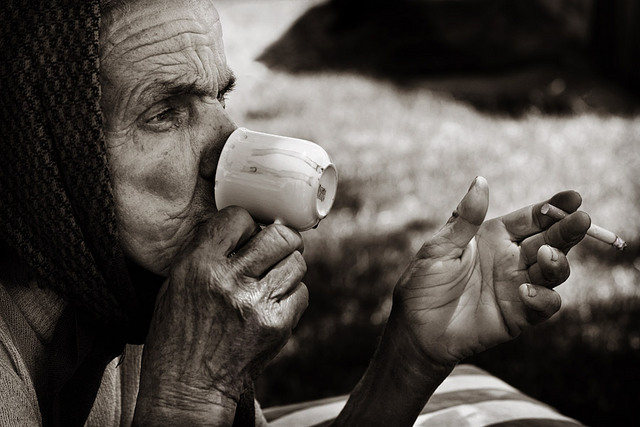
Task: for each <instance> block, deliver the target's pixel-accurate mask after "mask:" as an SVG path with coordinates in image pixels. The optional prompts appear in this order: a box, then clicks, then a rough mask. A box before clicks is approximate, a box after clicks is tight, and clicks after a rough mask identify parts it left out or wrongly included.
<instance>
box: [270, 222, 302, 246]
mask: <svg viewBox="0 0 640 427" xmlns="http://www.w3.org/2000/svg"><path fill="white" fill-rule="evenodd" d="M267 230H268V232H269V233H270V235H271V236H272V237H273V238H274V239H275V240H276V241H280V242H282V243H284V245H286V246H289V247H293V248H296V247H298V246H300V245H301V243H302V237H301V236H300V234H298V232H296V231H294V230H293V229H291V228H289V227H287V226H285V225H282V224H271V225H270V226H268V227H267Z"/></svg>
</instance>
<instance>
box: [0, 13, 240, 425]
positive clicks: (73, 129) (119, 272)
mask: <svg viewBox="0 0 640 427" xmlns="http://www.w3.org/2000/svg"><path fill="white" fill-rule="evenodd" d="M99 30H100V0H2V1H1V2H0V144H1V145H0V147H1V150H2V151H1V153H0V243H1V244H2V245H4V246H7V247H8V248H9V249H10V250H11V251H13V252H14V253H15V254H17V256H18V257H19V258H20V259H21V260H22V261H23V262H24V263H26V264H27V265H28V267H29V269H30V270H31V271H32V272H34V273H35V274H36V276H37V280H38V283H39V284H40V286H44V287H48V288H50V289H53V290H55V291H56V292H57V293H58V294H59V295H61V296H62V297H63V298H64V299H66V300H67V301H68V302H69V303H70V304H69V305H68V308H67V309H66V310H65V312H64V313H63V315H62V317H61V319H60V320H59V322H58V326H57V328H56V332H55V335H54V342H53V344H52V345H53V348H54V352H53V357H52V360H51V361H50V368H49V372H50V373H51V378H49V382H50V383H51V384H50V389H51V390H50V393H49V400H50V401H51V407H50V408H41V410H42V412H43V416H44V420H45V422H47V423H51V424H53V425H82V424H83V423H84V420H85V419H86V416H87V415H88V412H89V410H90V408H91V405H92V404H93V400H94V399H95V394H96V392H97V388H98V386H99V383H100V379H101V377H102V373H103V371H104V368H105V366H106V364H107V363H108V362H109V361H110V360H111V359H113V357H115V356H116V355H118V354H119V353H121V352H122V351H123V348H124V344H125V343H126V342H136V343H139V342H142V341H143V340H144V336H145V334H146V327H147V322H148V320H149V318H150V308H149V304H148V300H149V298H145V295H143V294H141V291H140V289H142V287H140V286H134V285H135V283H136V282H137V278H136V276H135V275H134V276H132V270H131V269H128V268H127V263H126V261H125V258H124V256H123V254H122V251H121V248H120V246H119V244H118V235H117V227H116V216H115V209H114V202H113V196H112V192H111V184H110V181H109V171H108V164H107V157H106V151H105V150H106V149H105V144H104V132H103V128H102V123H103V122H102V111H101V109H100V95H101V88H100V79H99V49H98V47H99V46H98V42H99ZM132 277H134V279H133V280H132ZM137 288H138V289H137ZM146 297H148V295H147V296H146ZM152 300H153V298H151V301H152ZM151 306H152V304H151ZM238 411H239V413H238V415H239V416H238V417H236V421H238V420H240V419H244V420H245V421H247V423H252V422H253V421H252V419H253V398H252V395H251V394H249V395H248V396H244V398H243V400H241V404H240V405H239V408H238ZM240 415H242V416H240ZM248 420H250V421H248Z"/></svg>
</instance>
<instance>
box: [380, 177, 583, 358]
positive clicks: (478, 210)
mask: <svg viewBox="0 0 640 427" xmlns="http://www.w3.org/2000/svg"><path fill="white" fill-rule="evenodd" d="M549 202H550V203H552V204H554V205H556V206H558V207H560V208H562V209H564V210H565V211H567V212H575V211H576V209H577V208H578V207H579V206H580V203H581V198H580V196H579V195H578V194H577V193H575V192H572V191H568V192H563V193H559V194H556V195H555V196H553V197H552V198H551V199H550V200H549ZM543 203H544V202H543ZM543 203H539V204H536V205H532V206H529V207H526V208H523V209H520V210H518V211H515V212H513V213H511V214H508V215H505V216H503V217H499V218H495V219H492V220H489V221H486V222H483V221H484V217H485V215H486V211H487V208H488V204H489V190H488V185H487V182H486V181H485V180H484V178H482V177H478V178H476V180H475V181H474V183H473V184H472V186H471V188H470V189H469V192H468V193H467V195H466V196H465V197H464V199H463V200H462V202H460V205H459V206H458V208H457V209H456V211H455V212H454V214H453V216H452V217H451V219H450V220H449V221H448V222H447V224H446V225H445V226H444V227H443V228H442V229H441V230H440V231H439V232H438V233H436V235H435V236H434V237H433V238H432V239H431V240H429V241H428V242H427V243H425V245H424V246H423V247H422V248H421V249H420V251H419V252H418V254H417V255H416V257H415V258H414V259H413V260H412V262H411V264H410V266H409V267H408V269H407V270H406V271H405V273H404V274H403V276H402V277H401V278H400V281H399V282H398V284H397V286H396V289H395V291H394V307H393V310H392V315H391V319H390V321H392V322H397V323H398V324H400V325H401V328H400V329H402V330H404V333H406V334H407V335H408V339H409V340H410V341H412V342H413V345H414V346H415V347H416V350H417V351H418V353H419V354H422V355H423V356H424V357H425V358H426V359H427V360H430V361H431V362H435V363H437V364H442V365H449V366H451V365H453V364H455V363H457V362H459V361H461V360H462V359H464V358H465V357H468V356H471V355H473V354H477V353H479V352H482V351H484V350H486V349H488V348H490V347H493V346H495V345H497V344H500V343H502V342H505V341H509V340H511V339H512V338H514V337H516V336H517V335H519V334H520V333H521V332H522V331H523V330H524V329H526V328H528V327H530V326H532V325H535V324H537V323H539V322H541V321H544V320H546V319H548V318H549V317H551V316H552V315H553V314H554V313H555V312H557V311H558V310H559V309H560V304H561V300H560V296H559V295H558V294H557V293H556V292H555V291H554V290H553V289H552V288H553V287H554V286H557V285H559V284H560V283H562V282H564V281H565V280H566V279H567V278H568V276H569V264H568V261H567V258H566V253H567V252H568V251H569V249H570V248H571V247H573V246H574V245H575V244H577V243H578V242H579V241H580V240H581V239H582V238H583V237H584V235H585V233H586V230H587V229H588V228H589V225H590V219H589V217H588V215H587V214H585V213H584V212H576V213H573V214H571V215H569V216H568V217H567V218H565V219H563V220H561V221H558V222H555V220H553V219H551V218H549V217H546V216H544V215H542V214H540V206H542V204H543Z"/></svg>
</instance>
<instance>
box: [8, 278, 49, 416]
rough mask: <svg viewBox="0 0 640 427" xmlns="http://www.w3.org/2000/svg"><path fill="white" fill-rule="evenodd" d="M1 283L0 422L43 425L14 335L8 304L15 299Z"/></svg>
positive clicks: (29, 378)
mask: <svg viewBox="0 0 640 427" xmlns="http://www.w3.org/2000/svg"><path fill="white" fill-rule="evenodd" d="M8 298H9V297H8V295H7V293H6V292H5V290H4V287H3V286H2V285H0V390H2V393H0V425H2V426H5V425H6V426H13V425H16V426H18V425H20V426H24V425H39V424H41V419H40V410H39V406H38V399H37V396H36V393H35V390H34V387H33V383H32V380H31V376H30V374H29V371H28V369H27V366H26V364H25V362H24V360H23V358H22V356H21V355H20V352H19V351H18V348H17V346H16V345H15V343H14V340H13V338H12V335H11V330H10V329H9V327H8V325H7V322H6V319H5V318H4V317H5V314H6V312H7V311H6V310H5V307H6V305H7V304H9V303H10V302H11V301H10V300H9V299H8Z"/></svg>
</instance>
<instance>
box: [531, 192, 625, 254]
mask: <svg viewBox="0 0 640 427" xmlns="http://www.w3.org/2000/svg"><path fill="white" fill-rule="evenodd" d="M540 212H541V213H542V214H543V215H547V216H549V217H551V218H553V219H562V218H564V217H566V216H567V215H569V214H568V213H566V212H565V211H563V210H562V209H560V208H558V207H556V206H553V205H552V204H550V203H545V204H544V205H542V207H541V208H540ZM587 235H589V236H591V237H593V238H595V239H598V240H600V241H601V242H604V243H608V244H610V245H611V246H614V247H615V248H616V249H618V250H620V251H621V250H623V249H624V248H626V247H627V243H626V242H625V241H624V240H622V239H621V238H620V237H619V236H618V235H617V234H615V233H614V232H613V231H609V230H607V229H606V228H602V227H600V226H598V225H595V224H591V227H589V229H588V230H587Z"/></svg>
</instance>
